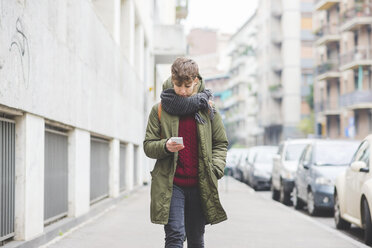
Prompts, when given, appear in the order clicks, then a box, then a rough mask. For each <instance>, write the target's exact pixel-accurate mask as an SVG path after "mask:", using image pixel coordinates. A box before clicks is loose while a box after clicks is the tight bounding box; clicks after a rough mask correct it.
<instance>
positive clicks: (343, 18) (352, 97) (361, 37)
mask: <svg viewBox="0 0 372 248" xmlns="http://www.w3.org/2000/svg"><path fill="white" fill-rule="evenodd" d="M314 16H315V18H314V24H315V33H316V35H317V40H316V47H317V50H316V51H317V77H316V84H315V107H316V122H317V132H318V134H319V135H320V136H323V137H328V138H351V139H363V138H364V137H365V136H366V135H368V134H369V133H371V132H372V75H371V66H372V56H371V55H372V51H371V49H372V47H371V44H372V43H371V38H372V36H371V25H372V3H371V1H368V0H366V1H362V0H340V1H324V0H323V1H320V0H319V1H317V2H316V8H315V13H314Z"/></svg>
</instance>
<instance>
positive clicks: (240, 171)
mask: <svg viewBox="0 0 372 248" xmlns="http://www.w3.org/2000/svg"><path fill="white" fill-rule="evenodd" d="M248 155H249V149H242V151H241V154H240V158H239V162H238V163H237V165H236V177H235V178H236V179H238V180H239V181H241V182H245V178H246V177H245V174H244V173H245V170H246V166H247V159H248Z"/></svg>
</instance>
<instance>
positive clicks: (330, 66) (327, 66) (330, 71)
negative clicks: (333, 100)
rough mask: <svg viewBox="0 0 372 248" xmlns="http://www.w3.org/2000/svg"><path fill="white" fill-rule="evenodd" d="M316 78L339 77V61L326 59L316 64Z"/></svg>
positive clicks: (319, 79)
mask: <svg viewBox="0 0 372 248" xmlns="http://www.w3.org/2000/svg"><path fill="white" fill-rule="evenodd" d="M317 75H318V77H317V80H318V81H321V80H327V79H332V78H339V77H340V71H339V63H338V60H328V61H327V62H325V63H323V64H321V65H318V66H317Z"/></svg>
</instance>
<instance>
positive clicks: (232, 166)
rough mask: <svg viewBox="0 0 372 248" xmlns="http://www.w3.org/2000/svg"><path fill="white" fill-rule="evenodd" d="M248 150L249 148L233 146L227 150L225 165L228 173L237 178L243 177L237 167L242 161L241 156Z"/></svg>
mask: <svg viewBox="0 0 372 248" xmlns="http://www.w3.org/2000/svg"><path fill="white" fill-rule="evenodd" d="M246 150H247V148H231V149H229V150H228V151H227V156H226V167H225V170H226V174H227V175H229V176H232V177H234V178H237V179H239V178H240V177H241V172H240V171H239V169H238V168H237V165H238V164H239V163H240V159H241V156H242V154H244V153H245V152H246Z"/></svg>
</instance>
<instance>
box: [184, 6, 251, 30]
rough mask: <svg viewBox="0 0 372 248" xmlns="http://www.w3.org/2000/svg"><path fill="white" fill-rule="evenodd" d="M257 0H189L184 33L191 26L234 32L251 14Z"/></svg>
mask: <svg viewBox="0 0 372 248" xmlns="http://www.w3.org/2000/svg"><path fill="white" fill-rule="evenodd" d="M257 1H258V0H189V14H188V17H187V19H186V20H185V22H184V25H185V29H186V33H188V32H189V31H190V29H192V28H206V27H207V28H213V29H218V30H220V31H221V32H226V33H234V32H235V31H237V29H239V28H240V27H241V26H242V25H243V24H244V23H245V22H246V21H247V20H248V19H249V17H250V16H251V15H252V14H253V12H254V10H255V8H256V6H257Z"/></svg>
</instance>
